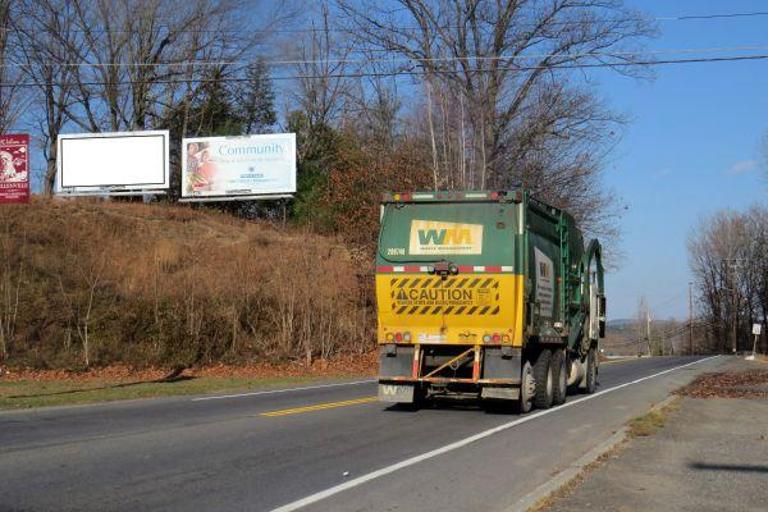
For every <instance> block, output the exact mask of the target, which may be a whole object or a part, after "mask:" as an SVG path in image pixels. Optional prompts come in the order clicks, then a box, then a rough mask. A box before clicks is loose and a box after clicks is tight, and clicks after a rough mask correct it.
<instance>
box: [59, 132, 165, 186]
mask: <svg viewBox="0 0 768 512" xmlns="http://www.w3.org/2000/svg"><path fill="white" fill-rule="evenodd" d="M149 137H152V138H155V137H159V138H160V139H161V141H162V146H163V149H162V151H163V156H162V165H163V171H162V172H163V178H162V181H155V182H147V183H118V184H116V183H105V184H96V185H91V184H89V185H70V186H64V170H65V161H64V156H65V153H64V146H65V142H66V141H67V140H89V139H136V138H149ZM56 149H57V155H56V195H59V196H105V195H107V196H131V195H151V194H167V193H168V189H169V188H170V131H169V130H142V131H135V132H99V133H66V134H60V135H59V136H58V139H57V141H56Z"/></svg>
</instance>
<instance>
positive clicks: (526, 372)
mask: <svg viewBox="0 0 768 512" xmlns="http://www.w3.org/2000/svg"><path fill="white" fill-rule="evenodd" d="M535 395H536V378H535V377H534V375H533V367H532V366H531V363H530V361H526V362H525V363H523V369H522V371H521V372H520V399H519V400H518V403H517V411H518V412H519V413H520V414H525V413H527V412H531V409H533V400H534V397H535Z"/></svg>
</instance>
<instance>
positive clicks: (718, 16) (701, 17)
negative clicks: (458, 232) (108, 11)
mask: <svg viewBox="0 0 768 512" xmlns="http://www.w3.org/2000/svg"><path fill="white" fill-rule="evenodd" d="M761 16H768V11H754V12H732V13H712V14H688V15H680V16H656V17H649V18H647V19H648V20H652V21H659V22H665V23H668V22H676V21H707V20H727V19H739V18H752V17H761ZM641 20H642V18H641V17H632V18H603V19H588V18H587V19H578V18H577V19H573V20H563V21H550V22H549V23H547V25H548V26H568V25H581V24H584V23H590V24H600V23H628V22H634V21H641ZM516 26H518V27H526V26H529V27H536V26H539V24H538V23H537V22H529V23H519V24H517V25H516ZM393 28H396V29H397V30H399V31H402V32H418V31H422V30H423V27H420V26H407V25H406V26H397V27H393ZM428 28H429V29H430V30H456V29H459V28H461V29H464V28H465V27H463V26H452V25H444V26H434V27H428ZM157 29H158V31H159V30H165V31H166V32H169V33H170V32H172V33H174V34H214V35H216V34H232V35H237V34H315V33H324V32H343V33H350V32H354V30H352V29H349V28H333V27H322V26H319V27H312V28H283V29H276V28H257V29H181V30H173V27H170V26H168V25H157ZM0 32H20V30H19V29H18V28H15V27H3V28H0ZM66 32H67V33H70V34H91V35H97V34H106V33H109V34H129V35H130V34H138V33H140V32H139V31H137V30H118V29H95V30H94V29H70V30H67V31H66Z"/></svg>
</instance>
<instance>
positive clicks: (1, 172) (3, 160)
mask: <svg viewBox="0 0 768 512" xmlns="http://www.w3.org/2000/svg"><path fill="white" fill-rule="evenodd" d="M26 180H27V173H26V172H16V166H15V165H14V163H13V155H12V154H11V153H9V152H8V151H0V181H3V182H6V183H7V182H17V181H26Z"/></svg>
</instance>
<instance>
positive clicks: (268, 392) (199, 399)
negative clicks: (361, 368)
mask: <svg viewBox="0 0 768 512" xmlns="http://www.w3.org/2000/svg"><path fill="white" fill-rule="evenodd" d="M370 382H376V379H368V380H355V381H352V382H336V383H333V384H318V385H317V386H304V387H301V388H284V389H267V390H264V391H251V392H248V393H237V394H235V395H216V396H201V397H197V398H192V399H191V401H192V402H202V401H204V400H222V399H224V398H240V397H244V396H258V395H272V394H276V393H289V392H291V391H307V390H311V389H323V388H335V387H339V386H355V385H358V384H368V383H370Z"/></svg>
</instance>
